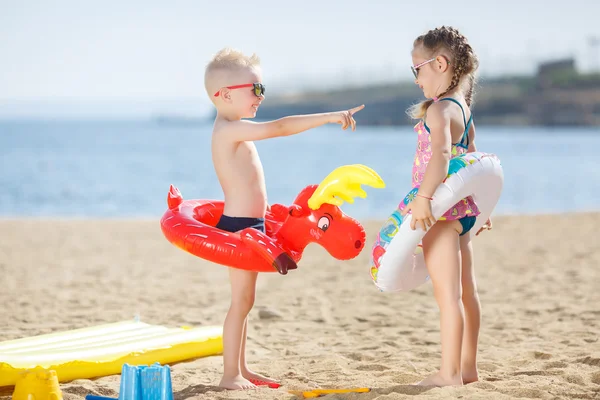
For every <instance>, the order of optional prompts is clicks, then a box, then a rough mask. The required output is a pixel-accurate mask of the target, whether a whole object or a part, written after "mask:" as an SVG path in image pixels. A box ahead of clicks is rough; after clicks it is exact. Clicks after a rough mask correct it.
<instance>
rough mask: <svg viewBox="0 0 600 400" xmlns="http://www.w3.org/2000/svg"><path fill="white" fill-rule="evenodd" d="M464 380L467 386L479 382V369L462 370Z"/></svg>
mask: <svg viewBox="0 0 600 400" xmlns="http://www.w3.org/2000/svg"><path fill="white" fill-rule="evenodd" d="M462 380H463V383H464V384H465V385H467V384H469V383H473V382H477V381H478V380H479V374H478V373H477V368H473V369H463V370H462Z"/></svg>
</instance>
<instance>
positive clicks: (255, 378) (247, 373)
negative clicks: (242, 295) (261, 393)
mask: <svg viewBox="0 0 600 400" xmlns="http://www.w3.org/2000/svg"><path fill="white" fill-rule="evenodd" d="M247 337H248V318H246V321H245V322H244V331H243V333H242V351H241V355H240V369H241V371H242V376H243V377H244V378H246V379H248V380H250V381H251V382H252V383H257V382H260V383H277V381H275V380H273V379H271V378H268V377H266V376H264V375H261V374H257V373H256V372H254V371H251V370H250V369H249V368H248V364H247V363H246V340H247Z"/></svg>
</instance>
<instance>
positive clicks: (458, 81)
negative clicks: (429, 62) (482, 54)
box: [407, 26, 479, 119]
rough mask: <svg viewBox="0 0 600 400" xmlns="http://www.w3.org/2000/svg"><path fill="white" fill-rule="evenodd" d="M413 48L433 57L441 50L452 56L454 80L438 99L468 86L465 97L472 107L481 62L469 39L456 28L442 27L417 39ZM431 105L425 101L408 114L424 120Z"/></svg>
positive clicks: (429, 101) (410, 109)
mask: <svg viewBox="0 0 600 400" xmlns="http://www.w3.org/2000/svg"><path fill="white" fill-rule="evenodd" d="M413 46H414V47H415V48H416V47H418V46H422V47H423V48H424V49H426V50H429V51H430V52H431V53H432V55H433V53H435V52H436V51H438V50H440V49H441V48H443V49H445V50H447V51H448V52H449V53H450V54H451V59H450V60H449V63H450V66H451V68H452V70H453V73H452V80H451V81H450V85H449V86H448V87H447V88H446V90H445V91H444V92H442V93H440V94H439V95H438V96H437V97H443V96H445V95H446V94H447V93H448V92H450V91H452V90H454V89H456V88H457V87H458V88H461V87H462V86H464V85H466V86H467V88H466V91H465V94H464V95H465V100H466V102H467V105H469V106H470V105H471V103H472V101H473V94H474V89H475V84H476V77H475V72H476V71H477V68H478V67H479V60H478V58H477V56H476V55H475V52H474V51H473V48H472V47H471V45H470V44H469V43H468V41H467V38H466V37H465V36H464V35H462V34H461V33H460V32H459V31H458V30H457V29H455V28H452V27H446V26H442V27H440V28H435V29H432V30H430V31H429V32H427V33H426V34H424V35H421V36H419V37H418V38H416V39H415V42H414V44H413ZM431 104H433V100H432V99H429V100H426V101H423V102H421V103H418V104H415V105H414V106H412V107H410V108H409V109H408V111H407V113H408V115H410V116H411V117H412V118H415V119H420V118H423V117H424V116H425V112H426V111H427V109H428V108H429V106H430V105H431Z"/></svg>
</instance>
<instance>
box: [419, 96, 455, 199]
mask: <svg viewBox="0 0 600 400" xmlns="http://www.w3.org/2000/svg"><path fill="white" fill-rule="evenodd" d="M450 118H451V110H449V108H448V107H447V106H446V105H445V104H441V103H435V104H432V105H431V106H430V107H429V109H428V110H427V125H428V126H429V129H430V132H431V133H430V135H431V136H430V137H431V159H430V160H429V164H428V165H427V169H426V170H425V176H424V177H423V182H422V183H421V187H420V189H419V192H418V194H419V195H421V196H424V197H432V196H433V193H434V192H435V190H436V189H437V187H438V186H439V185H440V184H441V183H442V182H443V180H444V179H445V178H446V175H448V164H449V162H450V158H451V149H452V134H451V132H450V121H451V119H450Z"/></svg>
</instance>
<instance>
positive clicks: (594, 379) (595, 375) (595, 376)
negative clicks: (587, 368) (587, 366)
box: [590, 371, 600, 385]
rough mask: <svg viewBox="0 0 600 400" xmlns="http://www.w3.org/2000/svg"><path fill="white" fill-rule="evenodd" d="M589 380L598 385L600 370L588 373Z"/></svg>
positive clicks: (599, 383) (599, 382)
mask: <svg viewBox="0 0 600 400" xmlns="http://www.w3.org/2000/svg"><path fill="white" fill-rule="evenodd" d="M590 380H591V381H592V383H595V384H596V385H600V371H598V372H594V373H592V374H591V375H590Z"/></svg>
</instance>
